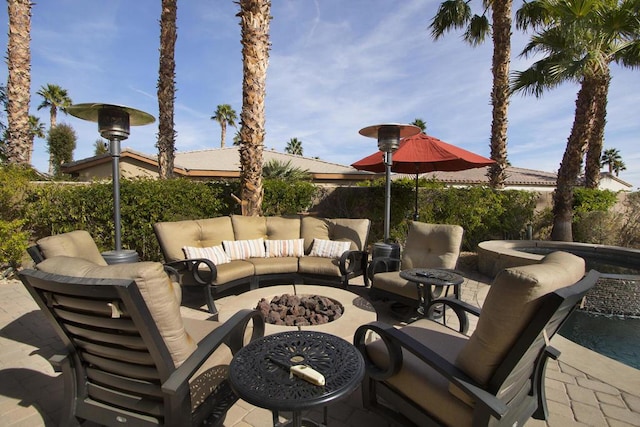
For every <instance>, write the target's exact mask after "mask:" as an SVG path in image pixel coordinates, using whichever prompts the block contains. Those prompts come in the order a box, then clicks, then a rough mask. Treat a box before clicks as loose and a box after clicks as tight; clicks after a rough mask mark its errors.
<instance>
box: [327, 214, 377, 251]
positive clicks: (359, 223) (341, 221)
mask: <svg viewBox="0 0 640 427" xmlns="http://www.w3.org/2000/svg"><path fill="white" fill-rule="evenodd" d="M329 222H330V224H331V228H330V230H329V235H330V237H331V240H340V241H347V240H348V241H351V250H355V251H363V250H365V249H366V246H367V239H368V238H369V229H370V227H371V221H370V220H368V219H364V218H363V219H360V218H358V219H352V218H335V219H331V220H329Z"/></svg>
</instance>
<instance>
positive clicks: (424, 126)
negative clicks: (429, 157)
mask: <svg viewBox="0 0 640 427" xmlns="http://www.w3.org/2000/svg"><path fill="white" fill-rule="evenodd" d="M411 124H412V125H414V126H418V127H419V128H420V132H422V133H426V132H427V122H425V121H424V120H422V119H415V120H414V121H412V122H411Z"/></svg>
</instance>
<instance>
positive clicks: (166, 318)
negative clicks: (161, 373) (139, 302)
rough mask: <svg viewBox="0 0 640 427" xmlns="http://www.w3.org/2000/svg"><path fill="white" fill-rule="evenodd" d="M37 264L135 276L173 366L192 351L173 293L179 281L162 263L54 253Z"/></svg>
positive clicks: (68, 272) (48, 269)
mask: <svg viewBox="0 0 640 427" xmlns="http://www.w3.org/2000/svg"><path fill="white" fill-rule="evenodd" d="M36 267H37V268H38V269H39V270H41V271H43V272H45V273H54V274H60V275H64V276H70V277H83V278H96V279H129V280H135V282H136V284H137V285H138V289H139V290H140V293H141V294H142V297H143V298H144V300H145V302H146V303H147V307H148V308H149V312H150V313H151V316H152V317H153V320H154V322H155V324H156V326H157V328H158V331H159V332H160V335H161V336H162V339H163V340H164V342H165V344H166V346H167V349H168V350H169V353H170V354H171V358H172V359H173V363H174V364H175V366H176V367H177V366H180V365H181V364H182V363H183V362H184V361H185V360H186V359H187V357H189V355H190V354H191V353H193V351H195V349H196V346H197V345H196V343H195V341H194V340H193V339H192V338H191V337H190V336H189V335H188V334H187V332H186V331H185V329H184V323H183V321H182V316H181V315H180V304H179V302H178V300H177V299H176V297H175V295H174V289H175V288H176V287H177V288H179V285H178V284H176V283H173V282H172V281H171V280H170V278H169V276H168V275H167V274H166V273H165V271H164V268H163V266H162V264H161V263H159V262H137V263H124V264H114V265H105V266H102V265H96V264H94V263H92V262H90V261H87V260H84V259H81V258H71V257H53V258H47V259H45V260H44V261H43V262H41V263H40V264H38V265H37V266H36Z"/></svg>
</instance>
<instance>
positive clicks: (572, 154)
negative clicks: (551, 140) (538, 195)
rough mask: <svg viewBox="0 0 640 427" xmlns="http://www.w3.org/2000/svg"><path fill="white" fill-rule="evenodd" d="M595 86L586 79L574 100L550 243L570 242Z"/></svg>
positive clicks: (561, 164) (559, 171) (555, 198)
mask: <svg viewBox="0 0 640 427" xmlns="http://www.w3.org/2000/svg"><path fill="white" fill-rule="evenodd" d="M596 88H597V83H596V82H594V81H593V79H590V78H587V77H585V78H584V80H583V81H582V86H581V87H580V91H579V92H578V97H577V99H576V114H575V117H574V120H573V127H572V128H571V134H570V135H569V139H568V141H567V148H566V149H565V152H564V156H563V157H562V163H560V168H559V169H558V180H557V183H556V191H554V193H553V228H552V230H551V239H552V240H558V241H565V242H571V241H573V232H572V229H571V224H572V219H573V187H574V186H575V185H576V181H577V179H578V174H579V173H580V165H581V164H582V156H583V155H584V149H585V147H586V144H587V139H588V135H589V131H590V127H591V122H592V120H593V113H594V105H593V102H591V100H592V99H593V96H594V95H595V94H596V92H597V90H596Z"/></svg>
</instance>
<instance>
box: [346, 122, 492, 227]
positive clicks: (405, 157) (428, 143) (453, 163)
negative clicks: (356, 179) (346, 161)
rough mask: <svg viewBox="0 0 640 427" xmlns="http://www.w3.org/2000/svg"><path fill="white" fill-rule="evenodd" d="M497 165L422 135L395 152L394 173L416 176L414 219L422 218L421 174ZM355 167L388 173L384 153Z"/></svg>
mask: <svg viewBox="0 0 640 427" xmlns="http://www.w3.org/2000/svg"><path fill="white" fill-rule="evenodd" d="M493 163H494V161H493V160H491V159H488V158H486V157H482V156H480V155H478V154H474V153H472V152H471V151H467V150H465V149H462V148H460V147H456V146H455V145H451V144H448V143H446V142H444V141H441V140H439V139H438V138H434V137H433V136H429V135H426V134H424V133H419V134H417V135H414V136H409V137H407V138H404V139H402V140H401V141H400V144H399V146H398V149H397V150H396V151H395V152H394V153H393V164H392V166H391V170H392V171H393V172H398V173H406V174H412V173H415V174H416V201H415V211H414V214H413V218H414V219H415V220H417V218H418V175H419V174H421V173H427V172H435V171H449V172H452V171H462V170H467V169H474V168H481V167H483V166H489V165H492V164H493ZM351 166H353V167H354V168H356V169H358V170H365V171H369V172H384V171H385V168H384V160H383V154H382V153H381V152H379V151H378V152H376V153H373V154H371V155H370V156H367V157H365V158H363V159H361V160H358V161H357V162H355V163H353V164H352V165H351Z"/></svg>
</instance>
